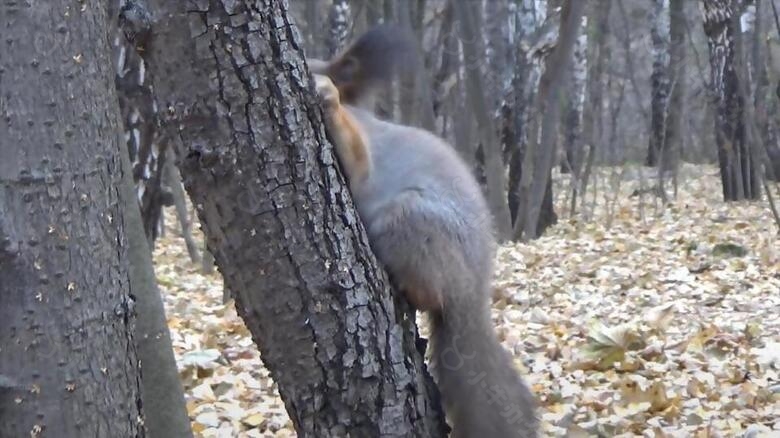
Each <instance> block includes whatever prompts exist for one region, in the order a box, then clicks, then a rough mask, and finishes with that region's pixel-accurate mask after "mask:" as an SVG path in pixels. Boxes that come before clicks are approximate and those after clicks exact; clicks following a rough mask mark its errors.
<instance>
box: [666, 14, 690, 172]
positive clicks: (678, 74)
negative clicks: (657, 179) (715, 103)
mask: <svg viewBox="0 0 780 438" xmlns="http://www.w3.org/2000/svg"><path fill="white" fill-rule="evenodd" d="M669 1H670V7H669V22H670V26H669V29H670V30H669V35H670V51H669V52H670V54H669V55H670V56H669V86H670V88H669V101H668V105H667V108H668V111H667V112H666V138H665V141H664V146H665V149H664V152H663V154H662V155H661V163H660V166H661V169H675V168H677V165H678V162H679V159H680V157H681V156H682V152H683V150H684V147H683V141H684V137H683V120H684V119H685V114H686V111H685V99H684V97H685V90H686V88H687V87H686V85H685V82H686V75H687V69H686V68H685V52H686V47H685V45H686V42H685V32H686V28H687V26H688V24H687V22H686V17H685V4H686V3H687V2H686V0H669Z"/></svg>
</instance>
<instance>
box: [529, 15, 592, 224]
mask: <svg viewBox="0 0 780 438" xmlns="http://www.w3.org/2000/svg"><path fill="white" fill-rule="evenodd" d="M584 7H585V3H584V2H581V1H573V0H569V1H566V2H565V3H564V4H563V7H562V11H561V20H560V30H559V33H558V42H557V44H556V46H555V48H554V49H553V50H552V53H551V54H550V55H549V57H548V58H547V60H546V65H545V71H544V73H542V77H541V78H540V80H539V92H538V93H537V96H536V103H535V105H534V106H535V108H536V112H537V114H540V115H542V116H541V117H542V119H541V122H540V123H538V125H537V128H536V129H538V131H537V132H533V133H531V138H530V141H529V147H528V150H527V151H526V153H525V156H524V157H523V170H522V180H521V183H520V190H521V193H522V194H521V199H522V202H521V203H520V207H519V208H520V209H522V214H520V213H518V219H519V220H518V221H517V223H516V224H515V228H514V237H515V239H520V238H523V237H525V238H527V239H532V238H536V237H538V226H537V225H538V221H539V218H540V217H541V212H542V205H543V203H544V199H545V197H547V196H546V194H547V192H548V189H549V187H548V185H549V184H550V172H551V170H552V166H553V163H554V157H555V146H554V142H555V133H556V124H557V122H558V120H559V117H558V114H559V105H558V96H559V91H560V88H561V87H560V86H561V83H562V82H563V78H564V74H565V72H566V69H567V66H568V65H570V62H571V55H572V51H573V50H574V44H575V41H576V39H577V34H578V32H579V27H580V22H581V17H582V13H583V11H584Z"/></svg>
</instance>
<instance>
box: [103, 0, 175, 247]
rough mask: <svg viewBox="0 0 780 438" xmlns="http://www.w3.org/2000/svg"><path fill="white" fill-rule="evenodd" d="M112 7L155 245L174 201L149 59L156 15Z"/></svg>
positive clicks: (144, 211)
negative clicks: (166, 177)
mask: <svg viewBox="0 0 780 438" xmlns="http://www.w3.org/2000/svg"><path fill="white" fill-rule="evenodd" d="M109 5H110V6H109V12H110V17H111V21H112V26H111V28H112V32H111V42H112V44H113V61H114V69H115V71H116V90H117V95H118V97H119V108H120V111H121V114H122V121H123V122H124V134H125V136H124V138H125V141H126V142H127V148H126V149H127V151H128V153H129V154H130V163H131V166H132V172H133V173H132V174H133V182H134V183H135V190H136V197H137V202H138V204H139V207H140V209H141V218H142V219H143V226H144V232H145V233H146V237H147V239H149V243H150V244H153V243H154V240H155V239H157V237H158V234H159V233H160V231H161V230H160V229H161V221H162V210H163V206H165V205H170V204H171V201H172V198H171V194H170V193H169V192H168V191H166V190H164V188H163V185H162V180H163V168H164V163H165V147H164V146H165V145H164V144H161V143H160V142H159V136H158V133H157V129H158V126H159V124H160V121H159V115H158V108H157V102H155V98H154V83H153V81H152V75H150V74H149V73H148V68H147V65H146V60H145V59H144V55H143V53H144V52H145V51H146V49H147V47H146V45H147V43H148V38H149V32H150V25H151V22H150V20H151V17H150V16H149V12H148V11H147V10H146V8H145V7H144V6H143V4H141V3H139V2H137V1H127V0H110V1H109ZM124 149H125V148H123V150H124Z"/></svg>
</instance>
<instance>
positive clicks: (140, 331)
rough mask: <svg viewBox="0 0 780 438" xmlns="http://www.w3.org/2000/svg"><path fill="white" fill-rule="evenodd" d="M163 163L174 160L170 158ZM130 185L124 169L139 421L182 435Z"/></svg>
mask: <svg viewBox="0 0 780 438" xmlns="http://www.w3.org/2000/svg"><path fill="white" fill-rule="evenodd" d="M122 146H123V145H122ZM122 146H120V148H119V149H120V155H121V157H122V167H123V168H124V169H129V168H130V160H129V159H128V156H127V151H126V150H123V147H122ZM166 165H168V166H173V164H172V163H167V164H166ZM135 187H136V186H135V185H134V184H133V179H132V177H131V176H130V175H129V174H125V175H124V177H123V180H122V182H121V190H120V197H121V201H122V214H123V220H124V223H125V230H126V235H127V248H128V250H127V254H128V260H129V262H130V293H131V294H132V296H134V297H135V307H136V313H137V315H138V317H137V319H136V336H135V341H136V346H137V349H138V360H139V362H140V363H141V386H142V390H143V391H142V401H143V405H144V411H145V420H146V421H145V422H144V424H145V425H146V429H147V430H148V432H149V436H150V437H151V438H187V437H191V436H192V430H191V429H190V418H189V416H188V415H187V409H186V406H185V401H184V389H183V387H182V385H181V381H180V380H179V370H178V369H177V368H176V358H175V357H174V355H173V346H172V345H171V334H170V332H169V331H168V324H167V321H166V319H165V307H164V306H163V301H162V297H161V296H160V291H159V289H158V288H157V277H155V275H154V265H153V264H152V252H151V251H150V250H149V245H147V242H146V238H145V235H144V228H143V222H142V219H141V212H140V210H139V209H138V200H137V198H136V197H135V193H136V191H135Z"/></svg>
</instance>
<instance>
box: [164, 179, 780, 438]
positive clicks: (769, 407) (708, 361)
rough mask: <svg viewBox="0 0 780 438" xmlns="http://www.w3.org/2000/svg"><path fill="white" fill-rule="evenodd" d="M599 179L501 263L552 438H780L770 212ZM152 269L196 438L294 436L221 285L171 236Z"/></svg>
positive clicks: (778, 292)
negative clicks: (580, 200)
mask: <svg viewBox="0 0 780 438" xmlns="http://www.w3.org/2000/svg"><path fill="white" fill-rule="evenodd" d="M597 173H598V175H597V177H596V178H595V183H592V184H593V185H594V188H595V191H594V190H592V189H591V191H590V192H589V194H588V197H587V198H586V201H585V208H584V210H583V211H584V212H585V213H584V214H583V213H578V214H577V215H575V216H573V217H569V215H568V213H567V212H568V204H569V199H568V195H566V192H567V188H568V184H567V182H566V178H565V177H561V176H556V177H555V180H556V186H557V189H556V190H557V193H560V194H561V195H560V196H559V198H558V199H557V200H556V205H557V209H556V211H558V213H559V215H560V216H561V217H560V220H559V223H558V224H557V225H556V226H554V227H553V228H551V229H550V230H548V232H547V233H546V235H545V236H544V237H543V238H541V239H539V240H536V241H534V242H531V243H529V244H515V245H506V246H503V247H502V248H501V249H500V250H499V254H498V261H499V262H498V264H497V268H496V281H495V289H496V300H495V302H494V312H493V316H494V320H495V323H496V326H497V330H498V333H499V336H500V338H501V340H502V342H503V343H504V345H505V346H506V348H507V349H509V350H510V351H512V352H513V354H514V357H515V359H516V363H517V366H518V368H519V369H521V370H522V372H523V374H524V375H525V378H526V379H527V381H528V383H529V384H530V386H531V387H532V388H533V390H534V392H535V393H536V394H537V396H538V398H539V400H540V403H541V410H540V415H541V418H542V420H543V433H542V435H543V436H574V437H577V436H597V435H600V436H635V435H640V436H646V437H664V436H670V437H677V436H679V437H715V436H750V437H754V436H780V316H778V315H780V237H778V233H777V228H776V225H775V223H774V221H773V218H772V214H771V212H770V210H769V208H768V203H767V201H766V199H764V200H763V201H762V202H751V203H747V202H740V203H733V204H728V205H727V204H724V203H723V202H722V200H721V193H720V181H719V177H718V173H717V169H716V168H714V167H711V166H693V165H685V166H683V167H682V169H681V171H680V177H679V191H678V193H677V196H676V198H672V200H671V203H670V204H669V205H667V206H666V207H662V205H661V203H660V202H659V200H658V198H656V197H655V196H654V195H652V194H650V193H646V194H643V195H639V196H632V193H633V192H634V191H635V190H637V189H640V188H642V187H649V186H651V185H652V184H653V179H652V177H650V176H649V172H648V171H647V170H644V171H642V170H640V169H639V168H608V169H600V170H599V171H598V172H597ZM667 184H668V187H671V183H667ZM775 187H776V188H777V186H775ZM616 189H617V190H616ZM670 192H671V188H670ZM593 193H596V194H595V195H594V194H593ZM774 193H778V191H777V190H776V191H775V192H774ZM776 197H777V196H776ZM579 210H582V209H579ZM166 215H167V223H168V224H175V223H174V216H173V215H172V213H171V212H167V213H166ZM155 264H156V269H157V276H158V279H159V284H160V285H161V288H162V292H163V295H164V298H165V305H166V310H167V312H168V325H169V327H170V329H171V335H172V338H173V344H174V349H175V352H176V359H177V362H178V365H179V370H180V374H181V378H182V381H183V382H184V385H185V389H186V397H187V409H188V411H189V414H190V417H191V419H192V425H193V428H194V430H195V432H196V434H197V435H198V436H203V437H232V436H242V437H243V436H245V437H259V436H282V437H286V436H295V433H294V431H293V428H292V424H291V422H290V421H289V419H288V417H287V413H286V412H285V410H284V405H283V403H282V402H281V400H280V399H279V397H278V394H277V391H276V386H275V384H274V383H273V381H272V380H271V378H270V377H269V374H268V371H267V370H266V369H265V368H264V367H263V364H262V362H261V360H260V355H259V353H258V352H257V350H256V349H255V346H254V344H253V343H252V340H251V338H250V336H249V333H248V331H247V330H246V328H245V327H244V325H243V323H242V321H241V319H240V318H239V317H238V316H237V315H236V312H235V310H234V307H233V303H232V302H231V303H229V304H227V305H223V303H222V281H221V278H220V277H219V274H212V275H203V274H201V271H200V267H199V266H196V265H194V264H192V263H191V262H190V261H189V258H188V256H187V252H186V249H185V246H184V242H183V240H182V239H181V238H180V237H178V235H177V234H176V231H175V230H174V229H173V228H170V227H169V229H168V231H167V232H166V234H165V236H164V237H162V238H161V239H160V240H159V241H158V244H157V248H156V251H155Z"/></svg>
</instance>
